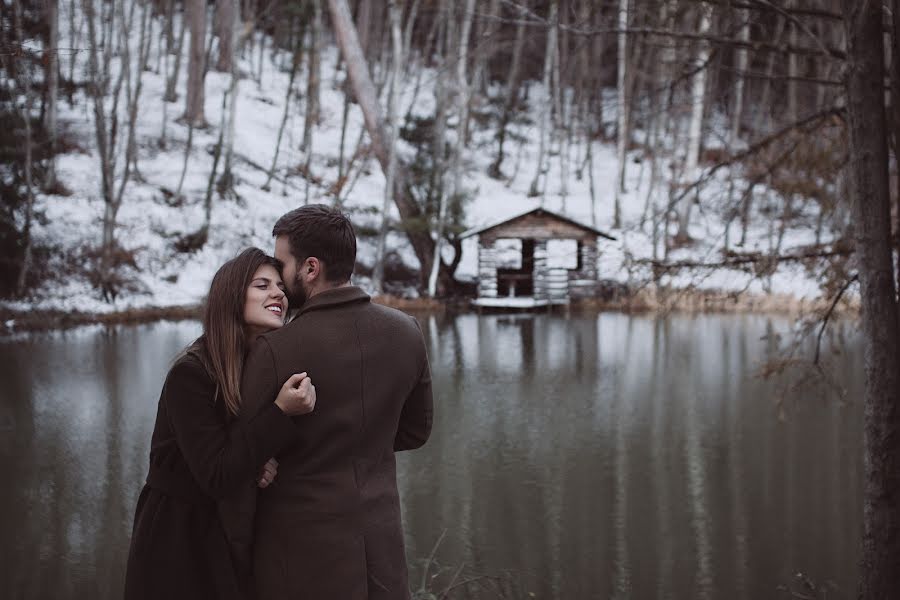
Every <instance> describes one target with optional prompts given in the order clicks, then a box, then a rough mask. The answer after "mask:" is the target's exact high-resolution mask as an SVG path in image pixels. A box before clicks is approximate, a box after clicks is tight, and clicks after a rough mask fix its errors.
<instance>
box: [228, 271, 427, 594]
mask: <svg viewBox="0 0 900 600" xmlns="http://www.w3.org/2000/svg"><path fill="white" fill-rule="evenodd" d="M303 371H306V372H307V373H308V374H309V376H310V377H311V378H312V382H313V384H314V385H315V386H316V395H317V401H316V407H315V410H314V411H313V412H311V413H309V414H307V415H303V416H301V417H295V418H294V423H295V425H296V428H297V433H296V440H295V442H294V443H292V444H291V445H290V446H288V447H287V449H285V450H284V451H282V452H281V453H280V454H279V456H278V457H277V459H278V461H279V467H278V476H277V478H276V479H275V483H274V484H273V485H272V486H270V487H269V488H268V489H266V490H263V491H261V492H259V495H258V497H257V499H256V502H255V515H254V508H253V504H254V501H253V494H251V493H249V491H248V493H247V494H245V500H244V501H242V502H239V503H238V506H237V512H236V514H237V519H238V521H242V522H243V523H244V524H243V525H241V524H240V523H237V524H235V523H232V524H231V525H232V526H231V527H228V529H229V530H230V533H231V534H232V536H231V537H232V548H233V549H234V550H236V551H237V552H238V554H240V553H241V552H242V551H246V550H247V545H248V544H249V543H250V542H251V540H249V539H247V538H248V536H249V535H250V531H252V548H253V550H252V565H253V572H254V581H255V584H256V591H257V594H258V596H259V600H268V599H278V600H282V599H287V598H304V599H309V600H337V599H340V600H356V599H365V598H369V599H384V600H388V599H392V600H393V599H405V598H408V597H409V586H408V582H407V569H406V557H405V554H404V544H403V531H402V527H401V520H400V503H399V498H398V493H397V481H396V466H395V460H394V452H395V451H398V450H407V449H412V448H418V447H419V446H421V445H422V444H424V443H425V441H426V440H427V439H428V436H429V433H430V432H431V422H432V394H431V374H430V371H429V366H428V358H427V355H426V352H425V342H424V339H423V337H422V332H421V329H420V328H419V325H418V323H417V322H416V320H415V319H414V318H412V317H410V316H409V315H406V314H404V313H402V312H400V311H398V310H394V309H391V308H387V307H384V306H379V305H377V304H373V303H371V302H370V301H369V297H368V296H367V295H366V294H365V293H364V292H363V291H362V290H360V289H359V288H357V287H354V286H345V287H339V288H335V289H331V290H328V291H324V292H321V293H319V294H317V295H315V296H313V297H312V298H311V299H310V300H308V301H307V302H306V304H304V306H303V307H302V308H301V310H300V312H299V314H298V315H297V317H296V318H295V319H294V320H293V321H291V322H290V323H289V324H287V325H285V326H284V327H282V328H281V329H279V330H277V331H273V332H270V333H268V334H266V335H264V336H262V337H260V338H259V339H258V340H257V341H256V343H255V345H254V346H253V348H252V350H251V352H250V355H249V357H248V359H247V362H246V363H245V367H244V379H243V384H242V386H241V387H242V389H241V397H242V398H243V402H244V404H243V406H242V408H241V413H242V416H243V418H246V419H250V418H252V417H253V416H254V415H255V414H256V413H257V412H258V411H259V410H260V409H261V408H263V407H265V406H266V405H267V404H269V403H271V402H272V401H273V400H274V398H275V397H276V396H277V394H278V390H279V389H280V388H281V385H282V383H283V382H284V381H285V380H286V379H287V378H288V377H290V376H291V375H292V374H294V373H300V372H303ZM250 519H255V523H254V527H253V529H252V530H250V529H248V526H247V523H248V522H249V521H250ZM242 547H243V550H242Z"/></svg>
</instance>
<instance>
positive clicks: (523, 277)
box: [497, 239, 534, 298]
mask: <svg viewBox="0 0 900 600" xmlns="http://www.w3.org/2000/svg"><path fill="white" fill-rule="evenodd" d="M521 242H522V251H521V252H522V253H521V258H520V260H519V264H518V265H517V266H516V267H509V266H507V267H500V268H498V269H497V296H498V297H499V298H527V297H532V296H534V240H530V239H523V240H521Z"/></svg>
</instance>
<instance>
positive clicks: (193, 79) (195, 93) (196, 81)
mask: <svg viewBox="0 0 900 600" xmlns="http://www.w3.org/2000/svg"><path fill="white" fill-rule="evenodd" d="M186 7H187V13H188V14H187V15H186V16H187V18H188V21H189V24H190V28H191V47H190V56H189V61H188V83H187V96H186V101H185V105H184V117H183V118H184V120H185V121H186V122H188V123H192V124H193V125H194V127H200V128H203V127H206V115H205V113H204V112H203V101H204V79H205V75H206V51H205V43H204V42H205V41H206V2H205V1H204V0H187V1H186Z"/></svg>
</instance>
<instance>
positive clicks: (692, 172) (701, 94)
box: [675, 3, 712, 240]
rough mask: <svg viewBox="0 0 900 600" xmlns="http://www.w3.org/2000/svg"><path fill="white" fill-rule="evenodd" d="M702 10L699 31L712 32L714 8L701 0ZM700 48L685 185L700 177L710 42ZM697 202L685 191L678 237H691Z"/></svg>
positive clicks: (692, 96) (680, 211)
mask: <svg viewBox="0 0 900 600" xmlns="http://www.w3.org/2000/svg"><path fill="white" fill-rule="evenodd" d="M698 11H699V12H700V25H699V27H698V28H697V31H698V33H699V34H700V35H701V36H703V35H706V34H707V33H708V32H709V28H710V25H711V23H712V8H711V7H710V6H709V5H707V4H705V3H701V4H699V5H698ZM698 44H699V48H698V49H697V54H696V55H695V59H694V70H695V72H694V75H693V79H692V84H691V120H690V124H689V125H688V139H687V153H686V155H685V158H684V171H683V173H682V181H683V182H684V184H685V185H686V184H687V182H688V181H694V180H695V179H696V178H697V175H698V173H697V166H698V164H699V159H700V143H701V141H702V137H703V112H704V108H705V100H706V71H707V69H706V67H707V62H708V61H709V45H708V44H707V43H706V42H704V41H702V40H701V41H700V42H698ZM693 206H694V195H693V194H686V195H685V197H684V198H683V199H682V201H681V207H680V210H679V213H678V232H677V233H676V234H675V236H676V238H677V239H679V240H689V239H690V233H689V231H688V227H689V225H690V221H691V209H692V208H693Z"/></svg>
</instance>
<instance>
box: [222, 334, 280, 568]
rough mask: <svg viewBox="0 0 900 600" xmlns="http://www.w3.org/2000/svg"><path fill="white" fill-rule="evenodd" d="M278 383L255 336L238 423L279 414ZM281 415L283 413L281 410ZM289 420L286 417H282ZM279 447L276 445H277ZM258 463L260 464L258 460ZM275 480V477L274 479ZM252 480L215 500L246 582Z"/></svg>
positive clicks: (250, 554) (271, 359) (246, 366)
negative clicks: (276, 401) (276, 400)
mask: <svg viewBox="0 0 900 600" xmlns="http://www.w3.org/2000/svg"><path fill="white" fill-rule="evenodd" d="M280 389H281V384H280V383H279V382H278V379H277V372H276V371H275V361H274V356H273V354H272V349H271V347H270V346H269V343H268V342H267V341H266V340H265V338H258V339H257V340H256V342H255V343H254V344H253V346H252V347H251V349H250V354H248V355H247V360H246V361H244V374H243V380H242V382H241V412H240V415H239V417H238V420H239V422H240V423H242V424H244V425H249V424H250V423H253V422H255V421H257V420H259V419H260V418H264V416H265V415H266V414H267V413H269V412H270V411H272V410H273V409H274V410H276V411H278V412H279V413H281V410H280V409H279V408H278V406H276V405H275V398H276V397H277V396H278V391H279V390H280ZM282 415H284V413H282ZM285 418H286V419H288V420H290V417H285ZM291 427H292V434H291V436H290V438H291V440H293V439H295V435H296V434H295V430H294V429H293V422H291ZM279 449H280V448H279ZM275 454H276V452H272V453H270V454H269V455H267V456H265V457H264V458H263V462H265V461H266V460H268V459H269V458H271V457H272V456H274V455H275ZM260 464H262V463H260ZM276 480H277V479H276ZM256 494H257V488H256V483H255V482H253V483H252V485H243V486H239V487H238V489H237V490H236V491H235V492H234V493H233V494H231V495H229V496H228V497H227V498H224V499H223V500H221V501H220V502H219V506H218V508H219V517H220V518H221V520H222V527H223V528H224V529H225V535H226V537H227V538H228V545H229V548H230V551H231V558H232V561H233V564H234V566H235V569H236V570H237V572H238V576H239V578H241V579H242V580H244V581H246V580H247V578H249V577H250V572H251V570H252V565H253V520H254V518H255V516H256Z"/></svg>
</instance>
